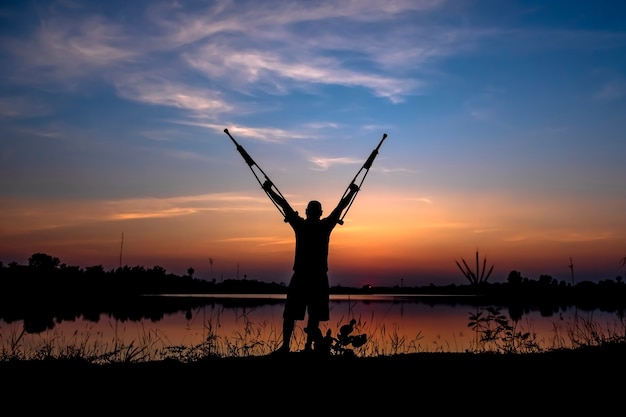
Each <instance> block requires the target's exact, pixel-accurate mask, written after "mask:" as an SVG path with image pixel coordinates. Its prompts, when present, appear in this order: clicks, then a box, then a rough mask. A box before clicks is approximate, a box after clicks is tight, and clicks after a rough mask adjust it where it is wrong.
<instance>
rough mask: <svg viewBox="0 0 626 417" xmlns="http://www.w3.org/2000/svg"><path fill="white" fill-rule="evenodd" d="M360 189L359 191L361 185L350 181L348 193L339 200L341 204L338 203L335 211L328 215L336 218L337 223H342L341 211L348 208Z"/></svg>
mask: <svg viewBox="0 0 626 417" xmlns="http://www.w3.org/2000/svg"><path fill="white" fill-rule="evenodd" d="M358 191H359V186H358V185H356V184H355V183H354V182H352V183H350V186H349V187H348V193H346V195H345V196H344V197H343V198H342V199H341V201H339V204H337V207H335V209H334V210H333V212H332V213H330V216H328V217H329V218H335V219H336V221H337V223H341V221H340V218H341V213H342V212H343V211H344V210H345V209H346V207H348V205H350V202H351V201H352V199H353V197H354V195H355V194H356V193H357V192H358Z"/></svg>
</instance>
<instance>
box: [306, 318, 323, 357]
mask: <svg viewBox="0 0 626 417" xmlns="http://www.w3.org/2000/svg"><path fill="white" fill-rule="evenodd" d="M319 328H320V321H319V320H313V319H311V317H309V321H308V322H307V325H306V330H307V331H306V345H305V346H304V350H311V349H312V345H313V342H314V341H315V337H316V336H317V335H318V333H319Z"/></svg>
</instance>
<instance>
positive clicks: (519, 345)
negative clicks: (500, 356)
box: [467, 307, 541, 353]
mask: <svg viewBox="0 0 626 417" xmlns="http://www.w3.org/2000/svg"><path fill="white" fill-rule="evenodd" d="M484 313H486V314H484ZM483 314H484V315H483ZM469 315H470V317H469V320H470V321H469V323H468V325H467V327H470V328H472V329H473V330H474V331H475V332H476V333H477V334H479V335H480V339H479V343H480V346H481V349H479V350H482V351H490V352H498V353H533V352H540V351H541V348H540V346H539V344H538V343H537V341H536V335H534V334H532V333H530V332H522V331H518V329H517V328H516V325H511V323H510V320H509V319H508V318H507V317H506V316H504V315H503V314H502V313H500V308H499V307H487V308H486V309H481V310H479V311H478V312H477V313H471V312H470V313H469ZM477 348H478V346H477Z"/></svg>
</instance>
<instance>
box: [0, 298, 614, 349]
mask: <svg viewBox="0 0 626 417" xmlns="http://www.w3.org/2000/svg"><path fill="white" fill-rule="evenodd" d="M205 298H207V304H205V305H203V306H200V307H196V308H194V309H192V310H189V311H179V312H176V313H173V314H167V315H164V316H163V318H161V319H160V320H156V321H153V320H149V319H142V320H138V321H131V320H125V321H121V320H117V319H115V318H113V317H112V316H110V315H106V314H101V315H100V318H99V320H98V321H97V322H95V321H89V320H86V319H83V318H79V319H77V320H69V321H68V320H64V321H58V322H56V323H55V325H54V327H53V328H52V329H50V330H46V331H44V332H41V333H35V334H29V333H25V334H21V333H22V329H23V323H22V322H20V321H16V322H12V323H5V322H3V321H0V344H1V348H2V349H4V350H5V351H7V350H9V351H10V349H15V348H16V340H17V343H18V344H17V347H18V348H19V349H21V350H22V351H24V352H34V351H38V350H41V349H44V348H45V349H48V350H49V351H50V350H52V351H53V352H54V351H57V352H68V351H71V350H72V349H76V348H77V347H78V348H79V349H82V350H83V351H84V352H85V353H86V354H85V355H82V356H88V355H87V353H90V352H91V354H93V355H96V356H97V354H101V353H103V352H111V351H114V350H115V349H117V348H118V347H120V346H126V347H128V346H132V347H133V348H134V349H141V351H142V355H143V356H144V359H152V360H155V359H162V358H163V357H164V356H168V355H171V352H172V351H173V350H178V351H186V352H188V351H189V350H193V349H199V347H200V346H203V347H202V348H201V349H205V351H206V348H207V347H209V348H210V351H211V353H213V354H217V355H220V356H247V355H263V354H267V353H270V352H271V351H272V350H274V349H275V348H277V347H278V346H279V345H280V339H281V335H280V333H281V328H282V312H283V302H282V301H281V300H283V299H284V295H280V294H278V295H263V296H261V297H259V296H256V295H245V296H242V295H240V294H237V295H224V296H220V297H219V298H215V296H211V297H209V296H207V297H205ZM222 298H223V299H230V300H231V301H232V300H236V299H242V300H243V299H248V300H250V299H255V300H256V301H259V303H256V304H253V305H250V306H247V305H239V306H238V305H236V304H232V302H231V303H230V304H228V303H224V302H222V301H221V299H222ZM262 300H268V302H263V301H262ZM269 300H272V302H269ZM244 304H245V303H244ZM479 309H480V307H477V306H475V305H472V304H471V303H467V302H466V300H464V299H463V298H462V297H461V298H459V299H458V302H457V303H454V304H449V303H439V302H437V300H436V299H433V298H428V297H426V298H424V297H410V296H409V297H407V296H394V295H365V296H361V295H359V296H354V295H351V296H350V295H341V296H338V295H333V296H332V297H331V319H330V321H328V322H323V323H321V326H320V327H321V328H322V331H323V333H325V332H326V330H327V329H330V330H331V333H332V335H333V336H334V335H336V334H337V332H338V329H339V327H340V326H341V325H343V324H346V323H348V322H349V321H350V319H352V318H354V319H356V320H357V324H356V328H355V332H354V334H365V335H367V338H368V342H367V343H366V344H365V345H364V346H362V347H359V348H355V349H354V352H355V353H356V354H357V355H358V356H376V355H390V354H401V353H416V352H465V351H466V350H476V349H477V347H479V345H478V344H477V339H476V337H477V335H476V334H475V333H474V331H473V330H472V329H471V328H469V327H468V323H469V317H470V314H475V313H477V312H478V310H479ZM501 313H502V314H503V315H504V316H506V317H507V318H508V317H509V316H508V312H507V309H506V308H502V309H501ZM509 322H510V324H511V325H515V326H516V327H515V331H517V332H522V333H523V332H530V333H531V334H533V335H534V340H535V341H536V342H537V343H538V345H539V346H540V347H541V348H542V349H551V348H558V347H566V348H569V347H572V340H571V337H572V332H573V331H578V332H584V331H589V326H590V324H591V323H593V325H594V326H595V327H596V330H599V331H600V332H602V331H606V332H611V331H618V332H619V331H620V328H619V327H620V323H619V321H618V319H617V316H616V314H615V313H611V312H603V311H599V310H594V311H581V310H579V309H576V308H574V307H570V308H567V309H566V310H560V311H557V312H555V313H554V314H552V315H550V316H542V315H541V314H540V312H539V311H537V310H535V311H532V310H531V311H527V312H525V313H524V315H523V316H522V318H521V319H520V320H519V321H518V322H513V321H512V320H510V319H509ZM304 324H305V322H303V321H298V322H297V323H296V331H295V334H294V337H295V340H294V343H293V345H292V349H294V350H299V349H302V347H303V342H304V333H303V329H302V328H303V326H304ZM621 332H622V334H623V332H624V330H623V328H622V329H621ZM583 336H584V335H583ZM201 349H200V350H201ZM129 352H130V350H128V349H127V350H126V354H128V353H129Z"/></svg>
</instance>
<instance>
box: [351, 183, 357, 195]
mask: <svg viewBox="0 0 626 417" xmlns="http://www.w3.org/2000/svg"><path fill="white" fill-rule="evenodd" d="M350 191H354V192H355V193H356V192H357V191H359V186H358V185H356V184H355V183H351V184H350Z"/></svg>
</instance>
